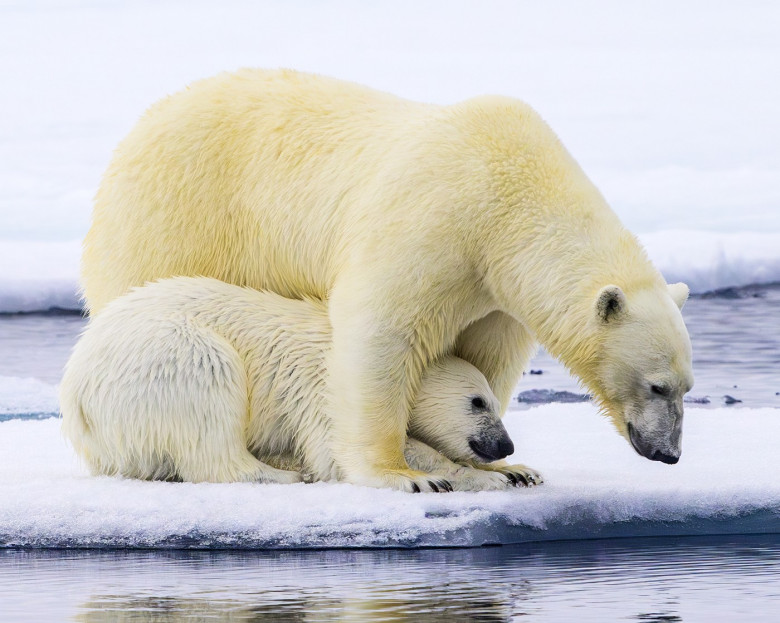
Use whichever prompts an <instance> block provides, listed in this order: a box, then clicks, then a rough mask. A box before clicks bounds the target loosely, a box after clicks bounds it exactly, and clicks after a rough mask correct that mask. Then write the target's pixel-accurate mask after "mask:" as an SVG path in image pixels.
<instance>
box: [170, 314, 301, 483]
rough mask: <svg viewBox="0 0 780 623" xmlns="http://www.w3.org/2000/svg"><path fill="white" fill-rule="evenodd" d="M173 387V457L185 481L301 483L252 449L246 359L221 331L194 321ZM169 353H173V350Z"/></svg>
mask: <svg viewBox="0 0 780 623" xmlns="http://www.w3.org/2000/svg"><path fill="white" fill-rule="evenodd" d="M178 328H179V331H178V333H179V343H178V346H179V348H177V349H176V354H175V360H174V361H173V362H170V363H172V364H173V365H170V366H169V370H171V372H170V374H171V377H172V378H170V379H169V382H168V384H167V385H168V388H169V390H170V392H171V394H172V395H170V396H168V397H167V400H165V401H164V402H166V403H167V404H168V405H169V406H170V409H169V412H168V414H167V416H166V419H168V420H169V425H168V429H169V435H168V438H169V440H170V444H169V454H170V456H171V457H172V458H173V463H174V466H175V470H176V473H177V475H178V476H179V478H181V479H182V480H185V481H190V482H265V483H281V484H287V483H293V482H300V481H301V476H300V474H299V473H297V472H293V471H286V470H281V469H276V468H274V467H271V466H270V465H267V464H265V463H263V462H261V461H259V460H258V459H256V458H255V457H254V456H253V455H252V454H251V453H250V452H249V450H248V449H247V429H248V425H249V418H250V412H249V392H248V389H247V375H246V370H245V366H244V363H243V361H242V360H241V357H240V355H239V354H238V352H236V349H235V348H233V346H232V345H231V344H230V343H229V342H228V341H227V340H225V339H224V338H223V337H222V336H220V335H219V334H217V333H216V332H214V331H212V330H210V329H208V328H203V327H199V326H197V325H196V324H195V323H194V322H188V323H187V324H186V326H184V327H178ZM169 354H172V353H171V352H170V351H169Z"/></svg>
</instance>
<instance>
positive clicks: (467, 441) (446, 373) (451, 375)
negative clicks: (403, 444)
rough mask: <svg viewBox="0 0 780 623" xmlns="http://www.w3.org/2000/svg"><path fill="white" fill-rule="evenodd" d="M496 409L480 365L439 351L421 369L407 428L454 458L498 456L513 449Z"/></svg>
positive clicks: (486, 459)
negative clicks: (437, 357)
mask: <svg viewBox="0 0 780 623" xmlns="http://www.w3.org/2000/svg"><path fill="white" fill-rule="evenodd" d="M500 413H501V405H500V404H499V402H498V399H497V398H496V397H495V396H494V395H493V392H492V390H491V389H490V386H489V385H488V382H487V380H486V379H485V377H484V376H483V375H482V373H481V372H480V371H479V370H477V369H476V368H475V367H474V366H472V365H471V364H470V363H468V362H467V361H464V360H463V359H459V358H458V357H442V358H441V359H440V360H438V361H437V362H435V363H433V364H431V365H430V366H429V367H428V369H427V370H426V372H425V374H424V375H423V378H422V383H421V385H420V390H419V392H418V393H417V403H416V406H415V408H414V410H413V411H412V414H411V416H410V418H409V434H410V435H411V436H412V437H414V438H415V439H418V440H420V441H422V442H424V443H427V444H428V445H429V446H431V447H432V448H435V449H436V450H438V451H439V452H441V453H442V454H443V455H444V456H446V457H447V458H448V459H450V460H452V461H456V462H466V461H477V462H480V463H488V462H490V461H497V460H498V459H503V458H504V457H507V456H509V455H510V454H512V453H513V452H514V445H513V444H512V440H511V439H510V438H509V434H508V433H507V432H506V428H504V425H503V424H502V423H501V417H500Z"/></svg>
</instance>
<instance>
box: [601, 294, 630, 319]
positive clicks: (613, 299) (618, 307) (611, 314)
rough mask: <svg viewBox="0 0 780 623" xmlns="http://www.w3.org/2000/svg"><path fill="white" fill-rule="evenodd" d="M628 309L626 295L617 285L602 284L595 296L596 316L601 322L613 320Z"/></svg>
mask: <svg viewBox="0 0 780 623" xmlns="http://www.w3.org/2000/svg"><path fill="white" fill-rule="evenodd" d="M627 311H628V301H627V300H626V295H625V294H624V293H623V290H621V289H620V288H619V287H618V286H604V287H603V288H601V290H599V295H598V296H597V297H596V316H598V319H599V320H600V321H601V322H603V323H605V324H606V323H608V322H615V321H616V320H619V319H620V318H622V317H623V316H624V315H625V313H626V312H627Z"/></svg>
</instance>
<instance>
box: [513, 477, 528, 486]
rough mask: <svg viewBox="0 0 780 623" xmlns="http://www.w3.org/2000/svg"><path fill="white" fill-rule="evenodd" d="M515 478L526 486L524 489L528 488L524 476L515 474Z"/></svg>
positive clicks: (526, 479)
mask: <svg viewBox="0 0 780 623" xmlns="http://www.w3.org/2000/svg"><path fill="white" fill-rule="evenodd" d="M515 476H517V479H518V480H519V481H520V482H522V483H523V485H524V486H526V487H527V486H528V478H526V477H525V476H523V475H522V474H515Z"/></svg>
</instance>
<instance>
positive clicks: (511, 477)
mask: <svg viewBox="0 0 780 623" xmlns="http://www.w3.org/2000/svg"><path fill="white" fill-rule="evenodd" d="M504 476H506V477H507V478H509V482H511V483H512V486H513V487H516V486H517V476H515V475H514V474H513V473H512V472H505V473H504Z"/></svg>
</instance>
